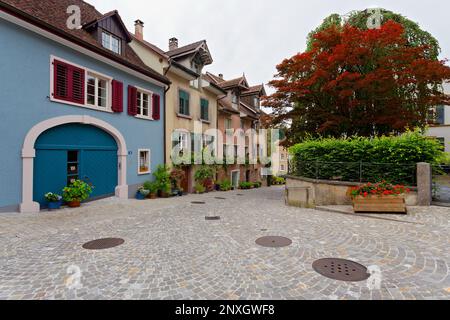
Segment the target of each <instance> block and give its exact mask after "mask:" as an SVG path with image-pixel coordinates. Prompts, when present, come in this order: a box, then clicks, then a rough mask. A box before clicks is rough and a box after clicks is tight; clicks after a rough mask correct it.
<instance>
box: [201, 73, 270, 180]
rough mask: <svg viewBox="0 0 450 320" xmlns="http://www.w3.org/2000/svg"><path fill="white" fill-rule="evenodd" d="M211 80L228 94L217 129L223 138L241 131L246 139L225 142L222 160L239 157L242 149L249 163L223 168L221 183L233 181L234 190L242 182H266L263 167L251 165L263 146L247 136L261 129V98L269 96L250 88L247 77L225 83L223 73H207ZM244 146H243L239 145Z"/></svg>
mask: <svg viewBox="0 0 450 320" xmlns="http://www.w3.org/2000/svg"><path fill="white" fill-rule="evenodd" d="M206 77H207V79H208V80H209V81H211V82H213V83H215V84H216V85H218V86H219V87H220V88H222V89H223V90H225V91H226V92H227V95H226V96H225V97H224V98H222V99H220V100H219V104H218V107H219V110H218V117H217V119H218V125H217V128H218V129H219V130H220V131H221V132H222V135H223V136H224V137H226V136H227V131H228V130H232V131H233V132H236V131H237V130H242V131H241V132H242V134H244V135H245V139H242V140H240V139H238V137H233V138H232V142H231V144H230V143H229V141H227V140H226V139H224V141H223V145H222V147H219V148H218V150H219V152H218V156H219V158H226V157H227V155H230V154H234V156H236V157H237V155H238V154H239V149H240V148H241V149H243V151H244V155H245V158H246V159H247V163H246V164H239V163H235V164H233V165H229V166H224V169H223V170H221V171H220V172H219V174H218V177H217V178H218V180H219V181H221V180H230V181H231V183H232V185H233V186H234V187H238V186H239V183H241V182H257V181H261V180H262V179H263V177H262V171H261V167H262V166H261V164H260V163H259V162H256V163H251V161H249V159H250V158H252V159H258V158H259V156H260V155H261V148H262V146H261V145H260V144H259V141H258V140H257V139H256V137H254V136H251V135H249V134H247V133H248V132H249V130H251V129H253V130H254V131H255V132H258V130H259V129H260V126H261V123H260V116H261V97H262V96H264V95H266V92H265V89H264V85H257V86H249V84H248V81H247V78H246V76H245V75H242V76H241V77H238V78H235V79H231V80H225V79H224V77H223V75H222V74H219V75H214V74H212V73H210V72H207V73H206ZM241 143H243V144H244V145H243V146H240V144H241Z"/></svg>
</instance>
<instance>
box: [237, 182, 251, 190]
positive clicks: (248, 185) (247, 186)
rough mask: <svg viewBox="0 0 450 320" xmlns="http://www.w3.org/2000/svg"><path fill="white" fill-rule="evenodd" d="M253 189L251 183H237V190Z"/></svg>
mask: <svg viewBox="0 0 450 320" xmlns="http://www.w3.org/2000/svg"><path fill="white" fill-rule="evenodd" d="M252 187H253V183H251V182H241V183H239V189H244V190H246V189H251V188H252Z"/></svg>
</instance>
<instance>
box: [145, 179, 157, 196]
mask: <svg viewBox="0 0 450 320" xmlns="http://www.w3.org/2000/svg"><path fill="white" fill-rule="evenodd" d="M143 187H144V189H145V190H148V191H150V193H151V194H155V193H157V192H158V183H156V182H152V181H146V182H145V183H144V185H143Z"/></svg>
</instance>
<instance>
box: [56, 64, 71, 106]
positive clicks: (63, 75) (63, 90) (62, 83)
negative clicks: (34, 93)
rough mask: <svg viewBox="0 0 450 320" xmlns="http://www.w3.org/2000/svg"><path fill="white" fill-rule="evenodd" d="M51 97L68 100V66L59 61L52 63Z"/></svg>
mask: <svg viewBox="0 0 450 320" xmlns="http://www.w3.org/2000/svg"><path fill="white" fill-rule="evenodd" d="M53 97H54V98H55V99H61V100H67V99H68V98H69V66H68V65H67V64H65V63H63V62H61V61H58V60H54V61H53Z"/></svg>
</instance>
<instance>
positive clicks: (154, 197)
mask: <svg viewBox="0 0 450 320" xmlns="http://www.w3.org/2000/svg"><path fill="white" fill-rule="evenodd" d="M148 198H149V199H156V193H150V194H149V195H148Z"/></svg>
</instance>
